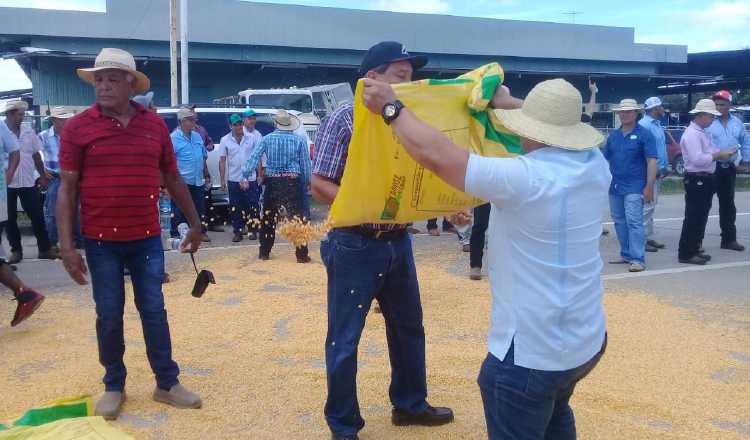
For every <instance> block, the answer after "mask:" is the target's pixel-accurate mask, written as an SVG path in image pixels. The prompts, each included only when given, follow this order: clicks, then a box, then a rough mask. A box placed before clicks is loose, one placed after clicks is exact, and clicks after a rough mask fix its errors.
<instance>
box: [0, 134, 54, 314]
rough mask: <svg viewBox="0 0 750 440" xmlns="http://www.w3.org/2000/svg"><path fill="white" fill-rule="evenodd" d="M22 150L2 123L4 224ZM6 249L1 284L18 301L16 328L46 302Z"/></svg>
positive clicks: (0, 262) (0, 213) (0, 257)
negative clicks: (20, 275) (20, 273)
mask: <svg viewBox="0 0 750 440" xmlns="http://www.w3.org/2000/svg"><path fill="white" fill-rule="evenodd" d="M19 150H20V148H19V146H18V139H17V138H16V137H15V136H14V135H13V133H11V131H10V130H9V129H8V126H7V125H5V121H0V153H1V154H0V222H2V223H4V222H5V221H6V220H7V218H8V212H7V209H8V204H7V201H6V200H5V197H6V196H7V192H6V186H7V185H8V183H9V182H10V180H11V177H12V176H13V174H14V173H15V172H16V169H17V168H18V162H19V161H20V156H21V154H20V152H19ZM6 155H7V157H8V169H7V171H6V169H5V156H6ZM6 258H7V257H6V255H5V248H3V246H2V245H0V283H2V284H3V285H4V286H5V287H7V288H8V289H10V290H11V291H12V292H13V299H14V300H15V301H17V303H18V304H17V305H16V312H15V313H14V314H13V319H12V320H11V322H10V325H11V327H15V326H17V325H18V324H20V323H21V322H23V321H25V320H26V319H27V318H28V317H29V316H31V315H32V314H33V313H34V312H35V311H36V310H37V309H38V308H39V306H40V305H42V302H43V301H44V295H42V294H41V293H39V292H37V291H35V290H33V289H30V288H28V287H26V286H25V285H24V283H23V281H21V280H20V279H19V278H18V277H17V276H16V274H15V273H13V268H12V267H11V266H10V264H8V262H7V260H6Z"/></svg>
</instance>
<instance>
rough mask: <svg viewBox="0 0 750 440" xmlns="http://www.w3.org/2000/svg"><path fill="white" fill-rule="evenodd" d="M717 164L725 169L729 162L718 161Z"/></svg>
mask: <svg viewBox="0 0 750 440" xmlns="http://www.w3.org/2000/svg"><path fill="white" fill-rule="evenodd" d="M719 166H721V167H722V168H724V169H727V168H729V162H720V163H719Z"/></svg>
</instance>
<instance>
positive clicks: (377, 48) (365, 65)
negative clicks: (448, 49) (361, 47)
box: [359, 41, 427, 75]
mask: <svg viewBox="0 0 750 440" xmlns="http://www.w3.org/2000/svg"><path fill="white" fill-rule="evenodd" d="M399 61H410V62H411V65H412V67H413V68H414V70H417V69H421V68H422V67H424V66H425V64H427V57H426V56H423V55H411V54H409V52H408V51H407V50H406V46H404V45H403V44H401V43H399V42H397V41H382V42H380V43H378V44H376V45H374V46H372V47H371V48H370V49H369V50H368V51H367V53H366V54H365V57H364V59H363V60H362V64H361V65H360V67H359V73H360V74H361V75H364V74H366V73H367V72H369V71H370V70H372V69H374V68H376V67H378V66H380V65H383V64H393V63H397V62H399Z"/></svg>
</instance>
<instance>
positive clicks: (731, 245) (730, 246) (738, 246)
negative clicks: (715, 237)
mask: <svg viewBox="0 0 750 440" xmlns="http://www.w3.org/2000/svg"><path fill="white" fill-rule="evenodd" d="M721 248H722V249H729V250H730V251H737V252H742V251H744V250H745V246H742V245H741V244H739V243H737V242H736V241H733V242H731V243H726V244H723V243H722V245H721Z"/></svg>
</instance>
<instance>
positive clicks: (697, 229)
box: [678, 173, 715, 259]
mask: <svg viewBox="0 0 750 440" xmlns="http://www.w3.org/2000/svg"><path fill="white" fill-rule="evenodd" d="M714 180H715V178H714V176H713V175H710V174H700V175H698V174H693V173H688V174H686V175H685V178H684V180H683V183H684V185H685V220H683V221H682V233H681V234H680V247H679V250H678V255H679V258H680V259H688V258H691V257H694V256H696V255H697V254H698V249H699V248H700V244H701V242H702V241H703V236H704V234H705V233H706V223H708V213H709V211H711V201H712V199H713V197H714V186H715V182H714Z"/></svg>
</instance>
